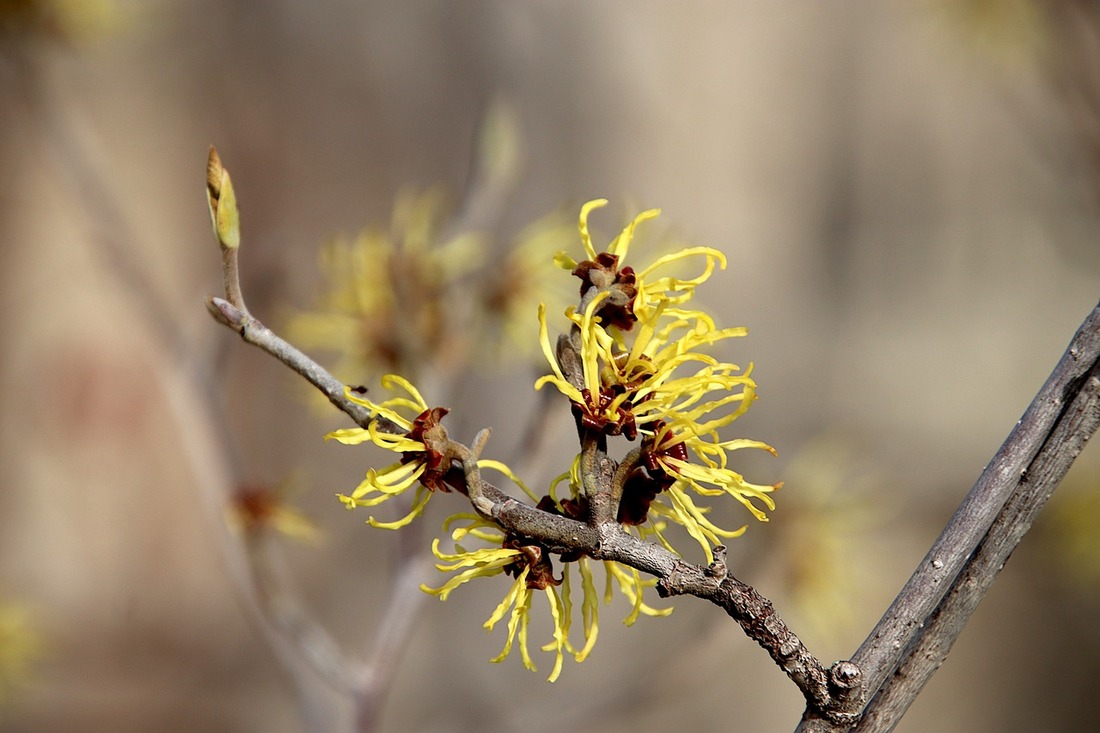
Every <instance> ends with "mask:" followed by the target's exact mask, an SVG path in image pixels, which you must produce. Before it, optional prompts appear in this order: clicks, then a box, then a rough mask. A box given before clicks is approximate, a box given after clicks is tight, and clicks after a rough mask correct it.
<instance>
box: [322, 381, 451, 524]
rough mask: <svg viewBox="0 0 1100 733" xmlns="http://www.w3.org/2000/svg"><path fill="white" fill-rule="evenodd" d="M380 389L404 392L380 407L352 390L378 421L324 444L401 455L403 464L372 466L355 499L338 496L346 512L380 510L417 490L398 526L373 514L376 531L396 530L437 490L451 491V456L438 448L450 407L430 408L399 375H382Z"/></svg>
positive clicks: (335, 433)
mask: <svg viewBox="0 0 1100 733" xmlns="http://www.w3.org/2000/svg"><path fill="white" fill-rule="evenodd" d="M382 387H383V388H385V389H388V390H391V391H392V390H395V389H399V390H401V391H403V392H404V393H405V394H404V395H403V396H396V397H392V398H390V399H388V400H384V401H382V402H378V403H376V402H373V401H371V400H368V399H365V398H363V397H360V396H359V395H357V394H356V393H355V392H354V391H352V390H351V389H348V390H347V396H348V398H349V399H351V400H352V401H353V402H357V403H359V404H360V405H363V406H364V407H367V408H369V409H370V410H371V413H372V415H373V417H374V418H375V419H374V420H373V421H372V422H371V423H370V426H369V427H368V428H367V429H366V430H364V429H363V428H345V429H342V430H336V431H333V432H331V433H329V434H328V435H326V436H325V440H337V441H339V442H341V443H343V444H345V445H359V444H360V443H365V442H370V443H374V444H375V445H377V446H378V447H380V448H384V449H385V450H388V451H393V452H394V453H400V454H401V460H400V461H398V462H397V463H394V464H392V465H390V466H387V467H386V468H383V469H381V470H376V469H373V468H372V469H370V470H368V471H367V476H366V478H365V479H363V481H362V482H361V483H360V484H359V486H358V487H356V489H355V490H354V491H353V492H352V493H351V496H347V495H344V494H338V496H339V498H340V501H342V502H343V503H344V505H345V506H347V507H348V509H354V508H355V507H372V506H377V505H379V504H382V503H384V502H387V501H389V500H390V499H393V498H394V497H396V496H400V495H401V494H403V493H404V492H405V491H407V490H408V489H410V488H412V487H413V486H416V493H415V496H414V498H413V505H412V509H411V510H410V511H409V513H408V514H406V515H405V516H404V517H402V518H401V519H398V520H397V521H394V522H380V521H378V520H376V519H375V518H374V517H373V516H372V517H370V518H369V519H368V520H367V522H368V523H369V524H370V525H371V526H372V527H381V528H383V529H398V528H400V527H404V526H405V525H407V524H409V523H410V522H412V520H414V519H415V518H416V517H418V516H420V515H421V514H422V513H423V512H424V507H425V506H427V504H428V499H429V498H431V495H432V493H433V492H435V491H436V490H437V489H438V490H441V491H450V488H449V487H448V486H447V484H446V480H447V472H448V471H449V470H450V468H451V465H450V463H451V462H450V458H449V457H447V456H445V455H443V454H442V453H441V452H440V450H439V446H438V444H439V443H440V442H441V441H443V440H445V439H446V436H447V433H446V430H445V429H444V428H443V426H442V425H441V424H440V420H442V418H443V416H444V415H446V414H447V409H446V408H444V407H435V408H431V407H428V404H427V403H426V402H425V401H424V398H423V397H422V396H421V395H420V392H419V391H418V390H417V389H416V387H414V386H413V385H412V384H411V383H410V382H409V381H408V380H407V379H404V378H403V377H399V376H397V375H396V374H387V375H386V376H384V377H383V378H382ZM410 414H411V415H412V417H410ZM380 420H385V421H387V422H388V423H389V424H390V425H391V426H393V427H395V428H397V429H400V430H401V431H403V432H402V433H394V432H387V431H386V430H383V429H382V427H380Z"/></svg>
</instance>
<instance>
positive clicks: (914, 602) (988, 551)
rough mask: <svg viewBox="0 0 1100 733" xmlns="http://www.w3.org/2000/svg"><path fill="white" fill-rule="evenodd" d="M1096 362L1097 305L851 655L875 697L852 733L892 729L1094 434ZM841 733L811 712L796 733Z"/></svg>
mask: <svg viewBox="0 0 1100 733" xmlns="http://www.w3.org/2000/svg"><path fill="white" fill-rule="evenodd" d="M1098 365H1100V306H1097V307H1096V308H1095V309H1093V311H1092V313H1091V314H1090V315H1089V316H1088V318H1086V319H1085V321H1084V323H1083V324H1082V325H1081V327H1080V328H1079V329H1078V331H1077V333H1076V334H1075V335H1074V337H1073V340H1072V341H1071V342H1070V345H1069V348H1068V349H1067V350H1066V353H1065V354H1064V355H1063V357H1062V359H1061V361H1059V363H1058V365H1057V366H1056V367H1055V369H1054V371H1053V372H1052V373H1051V375H1050V377H1049V378H1048V379H1047V382H1046V384H1044V385H1043V387H1042V389H1041V390H1039V393H1038V394H1037V395H1036V396H1035V399H1034V400H1033V401H1032V403H1031V405H1030V406H1029V407H1028V408H1027V411H1026V412H1024V415H1023V417H1022V418H1021V419H1020V421H1019V422H1018V423H1017V424H1016V427H1015V428H1013V430H1012V432H1011V433H1010V434H1009V436H1008V438H1007V439H1006V440H1005V442H1004V444H1003V445H1002V446H1001V448H1000V449H999V450H998V451H997V453H996V455H995V456H994V457H993V460H991V461H990V463H989V465H988V466H986V468H985V470H984V471H983V472H982V475H981V476H980V477H979V478H978V481H977V482H976V483H975V484H974V487H973V488H972V489H971V490H970V493H969V494H967V496H966V498H965V499H964V500H963V502H962V504H961V505H960V506H959V508H958V510H956V512H955V514H954V516H953V517H952V518H951V521H950V522H948V525H947V527H945V528H944V530H943V532H942V533H941V534H940V537H939V538H938V539H937V540H936V542H935V543H934V544H933V545H932V548H931V549H930V550H929V551H928V554H927V555H926V556H925V558H924V560H923V561H922V562H921V564H920V566H919V567H918V568H917V570H916V571H915V572H914V573H913V576H912V577H911V578H910V579H909V582H908V583H906V585H905V587H904V588H902V590H901V592H900V593H899V594H898V597H897V598H896V599H895V600H894V602H893V604H892V605H891V606H890V608H889V609H888V610H887V611H886V614H885V615H884V616H883V617H882V620H880V621H879V623H878V625H877V626H876V627H875V628H874V630H873V631H872V632H871V634H870V635H869V636H868V637H867V639H866V640H865V641H864V642H863V645H862V646H861V647H860V648H859V650H858V651H857V652H856V654H855V656H854V657H853V660H852V661H854V662H855V663H856V664H857V665H858V666H859V667H860V669H862V670H863V674H864V685H865V689H866V690H868V691H879V692H878V695H879V697H877V698H876V699H875V700H873V701H872V702H871V703H870V705H869V706H868V708H867V721H866V723H865V724H861V725H860V726H858V727H857V730H859V731H861V732H864V731H886V730H890V729H891V728H892V727H893V725H894V724H896V722H897V719H898V718H900V716H901V714H902V713H904V711H905V710H906V709H907V708H908V706H909V704H910V703H911V702H912V701H913V699H915V698H916V696H917V695H918V694H919V692H920V690H921V688H922V687H923V686H924V683H925V682H926V681H927V680H928V678H929V677H931V675H932V674H933V673H934V672H935V670H936V669H937V668H938V667H939V665H940V664H941V663H942V662H943V659H944V658H945V657H946V655H947V652H948V650H949V649H950V648H951V645H952V643H954V640H955V638H957V636H958V634H959V632H960V631H961V629H962V627H963V625H965V623H966V621H967V620H968V619H969V617H970V614H971V613H972V612H973V610H974V607H975V606H976V605H977V603H978V601H979V600H980V599H981V598H982V597H983V596H984V595H985V593H986V591H987V590H988V588H989V585H990V584H991V583H992V581H993V579H994V578H995V577H996V575H997V573H998V572H999V571H1000V569H1001V567H1002V566H1003V564H1004V561H1005V560H1007V558H1008V556H1009V554H1011V552H1012V550H1013V549H1014V548H1015V547H1016V545H1017V544H1018V543H1019V541H1020V539H1021V538H1022V537H1023V535H1024V534H1025V533H1026V532H1027V530H1028V529H1029V528H1030V526H1031V523H1032V521H1033V520H1034V517H1035V515H1036V514H1037V513H1038V511H1039V510H1040V509H1041V508H1042V506H1043V503H1044V502H1045V501H1046V499H1047V498H1048V497H1049V495H1050V493H1051V492H1052V491H1053V490H1054V488H1055V487H1056V486H1057V484H1058V482H1059V481H1060V480H1061V478H1062V476H1064V475H1065V472H1066V471H1067V470H1068V468H1069V466H1070V464H1071V463H1072V462H1073V460H1074V459H1075V458H1076V457H1077V455H1078V453H1079V452H1080V450H1081V447H1082V446H1083V445H1084V443H1085V442H1086V441H1087V440H1088V438H1089V437H1090V436H1091V435H1092V433H1093V432H1095V430H1096V429H1097V424H1098V423H1100V397H1098V394H1097V392H1098V390H1100V386H1098V384H1097V375H1098V373H1100V366H1098ZM880 688H882V689H881V690H880ZM844 730H848V728H846V727H844V726H838V725H835V724H832V723H828V722H825V721H821V720H818V719H816V718H815V716H814V715H813V714H812V713H808V714H807V715H806V716H805V718H804V720H803V722H802V724H801V725H800V726H799V727H798V731H801V732H809V731H813V732H815V733H824V732H826V731H828V732H831V733H835V732H838V731H844Z"/></svg>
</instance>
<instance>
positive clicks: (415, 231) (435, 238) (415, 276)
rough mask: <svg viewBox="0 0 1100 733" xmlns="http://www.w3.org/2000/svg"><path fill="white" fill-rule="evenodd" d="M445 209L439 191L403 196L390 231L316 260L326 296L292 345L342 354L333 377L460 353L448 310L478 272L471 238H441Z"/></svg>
mask: <svg viewBox="0 0 1100 733" xmlns="http://www.w3.org/2000/svg"><path fill="white" fill-rule="evenodd" d="M448 211H449V210H448V207H447V206H446V205H445V199H444V197H443V196H442V195H441V193H440V192H439V191H435V190H433V191H429V192H427V193H424V194H421V195H419V196H415V195H408V194H406V195H403V196H400V197H398V200H397V202H396V203H395V204H394V211H393V221H392V224H391V226H390V231H388V232H387V231H382V230H378V229H367V230H364V231H363V232H361V233H360V234H359V235H358V236H357V237H356V238H355V239H354V240H353V241H350V242H349V241H346V240H340V241H336V242H334V243H332V244H331V245H329V246H328V247H326V248H325V250H324V251H323V253H322V262H321V264H322V267H323V269H324V270H325V273H326V276H327V279H328V282H329V289H328V291H327V293H326V294H325V295H324V296H323V297H322V298H321V300H320V302H319V304H318V307H317V309H316V310H314V311H309V312H303V313H299V314H298V315H296V316H294V317H293V318H292V319H291V321H290V323H289V324H288V333H289V335H290V338H291V340H293V341H295V342H296V343H298V344H299V345H300V346H303V347H305V348H321V349H328V350H331V351H335V352H337V353H339V354H340V355H341V358H340V361H339V363H338V364H337V367H336V372H337V374H344V375H346V376H347V377H351V378H357V377H358V375H361V374H363V373H364V372H366V371H372V370H377V369H381V370H388V371H396V372H404V373H407V372H409V371H410V369H411V368H414V367H419V366H423V365H424V364H425V363H427V362H429V361H431V360H432V359H438V358H440V357H441V355H442V356H450V355H453V354H454V353H455V351H456V350H457V349H458V344H456V343H454V338H455V337H454V334H455V333H456V332H457V330H456V329H454V328H451V326H452V325H453V324H451V323H450V321H449V317H450V316H451V314H452V313H453V312H454V309H453V308H451V306H450V305H449V303H450V297H451V296H452V295H453V293H452V290H453V288H454V286H455V285H456V283H457V282H458V281H459V280H460V279H461V278H463V277H465V276H467V275H468V274H469V273H470V272H472V271H473V270H475V269H476V268H477V267H479V266H480V265H481V263H482V261H483V243H482V241H481V238H480V237H479V236H477V235H475V234H471V233H466V234H462V235H459V236H455V237H452V238H450V239H443V238H442V230H443V225H444V223H445V222H446V220H447V217H448Z"/></svg>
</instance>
